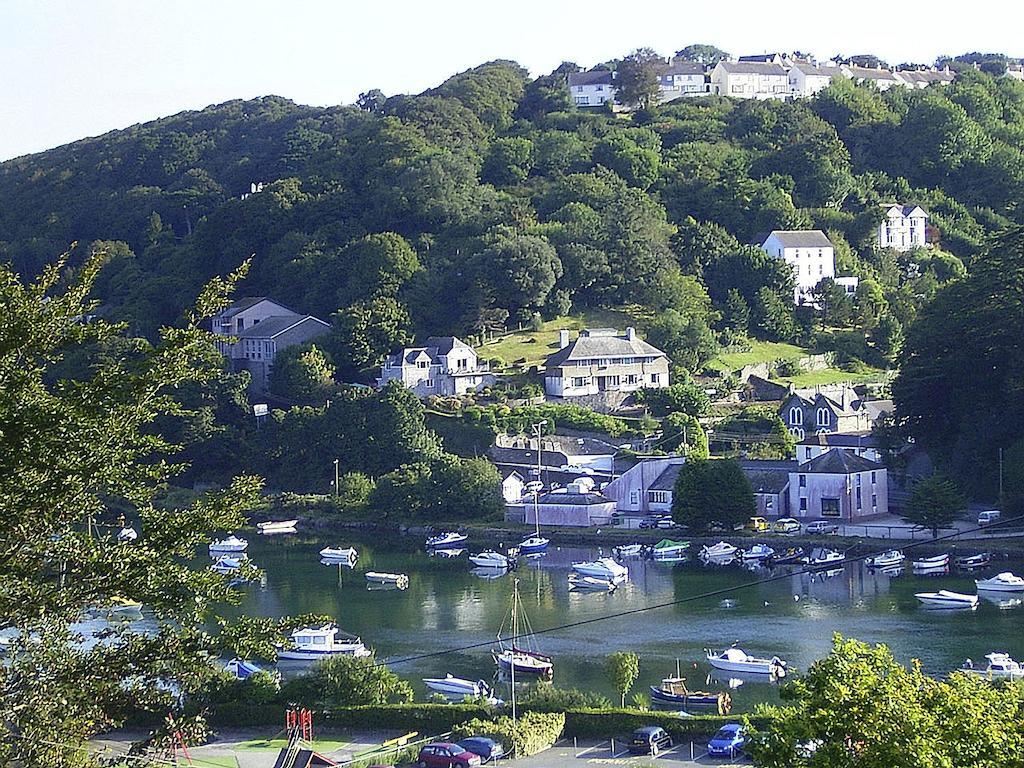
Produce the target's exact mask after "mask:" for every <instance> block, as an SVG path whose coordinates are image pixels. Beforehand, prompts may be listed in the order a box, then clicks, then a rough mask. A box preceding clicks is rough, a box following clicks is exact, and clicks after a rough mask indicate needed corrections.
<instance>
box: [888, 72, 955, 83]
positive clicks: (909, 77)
mask: <svg viewBox="0 0 1024 768" xmlns="http://www.w3.org/2000/svg"><path fill="white" fill-rule="evenodd" d="M897 74H899V76H900V78H901V79H903V80H906V81H907V82H911V83H924V84H926V85H931V84H932V83H951V82H953V77H954V75H953V73H952V72H945V71H942V70H934V69H905V70H902V71H900V72H898V73H897Z"/></svg>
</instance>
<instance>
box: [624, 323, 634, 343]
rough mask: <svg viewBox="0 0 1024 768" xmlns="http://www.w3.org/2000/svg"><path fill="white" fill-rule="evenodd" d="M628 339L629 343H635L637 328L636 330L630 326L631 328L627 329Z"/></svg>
mask: <svg viewBox="0 0 1024 768" xmlns="http://www.w3.org/2000/svg"><path fill="white" fill-rule="evenodd" d="M626 338H627V339H628V340H629V341H633V339H635V338H636V328H634V327H633V326H629V327H628V328H627V329H626Z"/></svg>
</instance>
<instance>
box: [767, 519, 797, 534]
mask: <svg viewBox="0 0 1024 768" xmlns="http://www.w3.org/2000/svg"><path fill="white" fill-rule="evenodd" d="M772 530H774V531H775V532H776V533H800V522H799V521H798V520H794V519H793V518H792V517H780V518H779V519H778V520H776V521H775V525H773V526H772Z"/></svg>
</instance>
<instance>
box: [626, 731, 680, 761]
mask: <svg viewBox="0 0 1024 768" xmlns="http://www.w3.org/2000/svg"><path fill="white" fill-rule="evenodd" d="M671 748H672V737H671V736H669V735H668V732H667V731H666V730H665V729H664V728H661V727H659V726H657V725H648V726H647V727H646V728H637V729H636V730H635V731H633V738H631V739H630V740H629V751H630V752H632V753H633V754H634V755H656V754H658V752H660V751H661V750H663V749H671Z"/></svg>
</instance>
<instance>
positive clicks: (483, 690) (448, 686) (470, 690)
mask: <svg viewBox="0 0 1024 768" xmlns="http://www.w3.org/2000/svg"><path fill="white" fill-rule="evenodd" d="M423 684H424V685H425V686H427V688H429V689H430V690H432V691H437V692H438V693H442V694H444V695H445V696H449V697H452V698H457V697H463V698H465V697H467V696H468V697H470V698H474V699H475V698H477V697H479V696H485V697H486V696H490V695H491V687H490V686H489V685H487V683H485V682H484V681H483V680H477V681H476V682H475V683H474V682H473V681H472V680H464V679H463V678H461V677H452V676H451V675H445V676H444V677H425V678H423Z"/></svg>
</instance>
